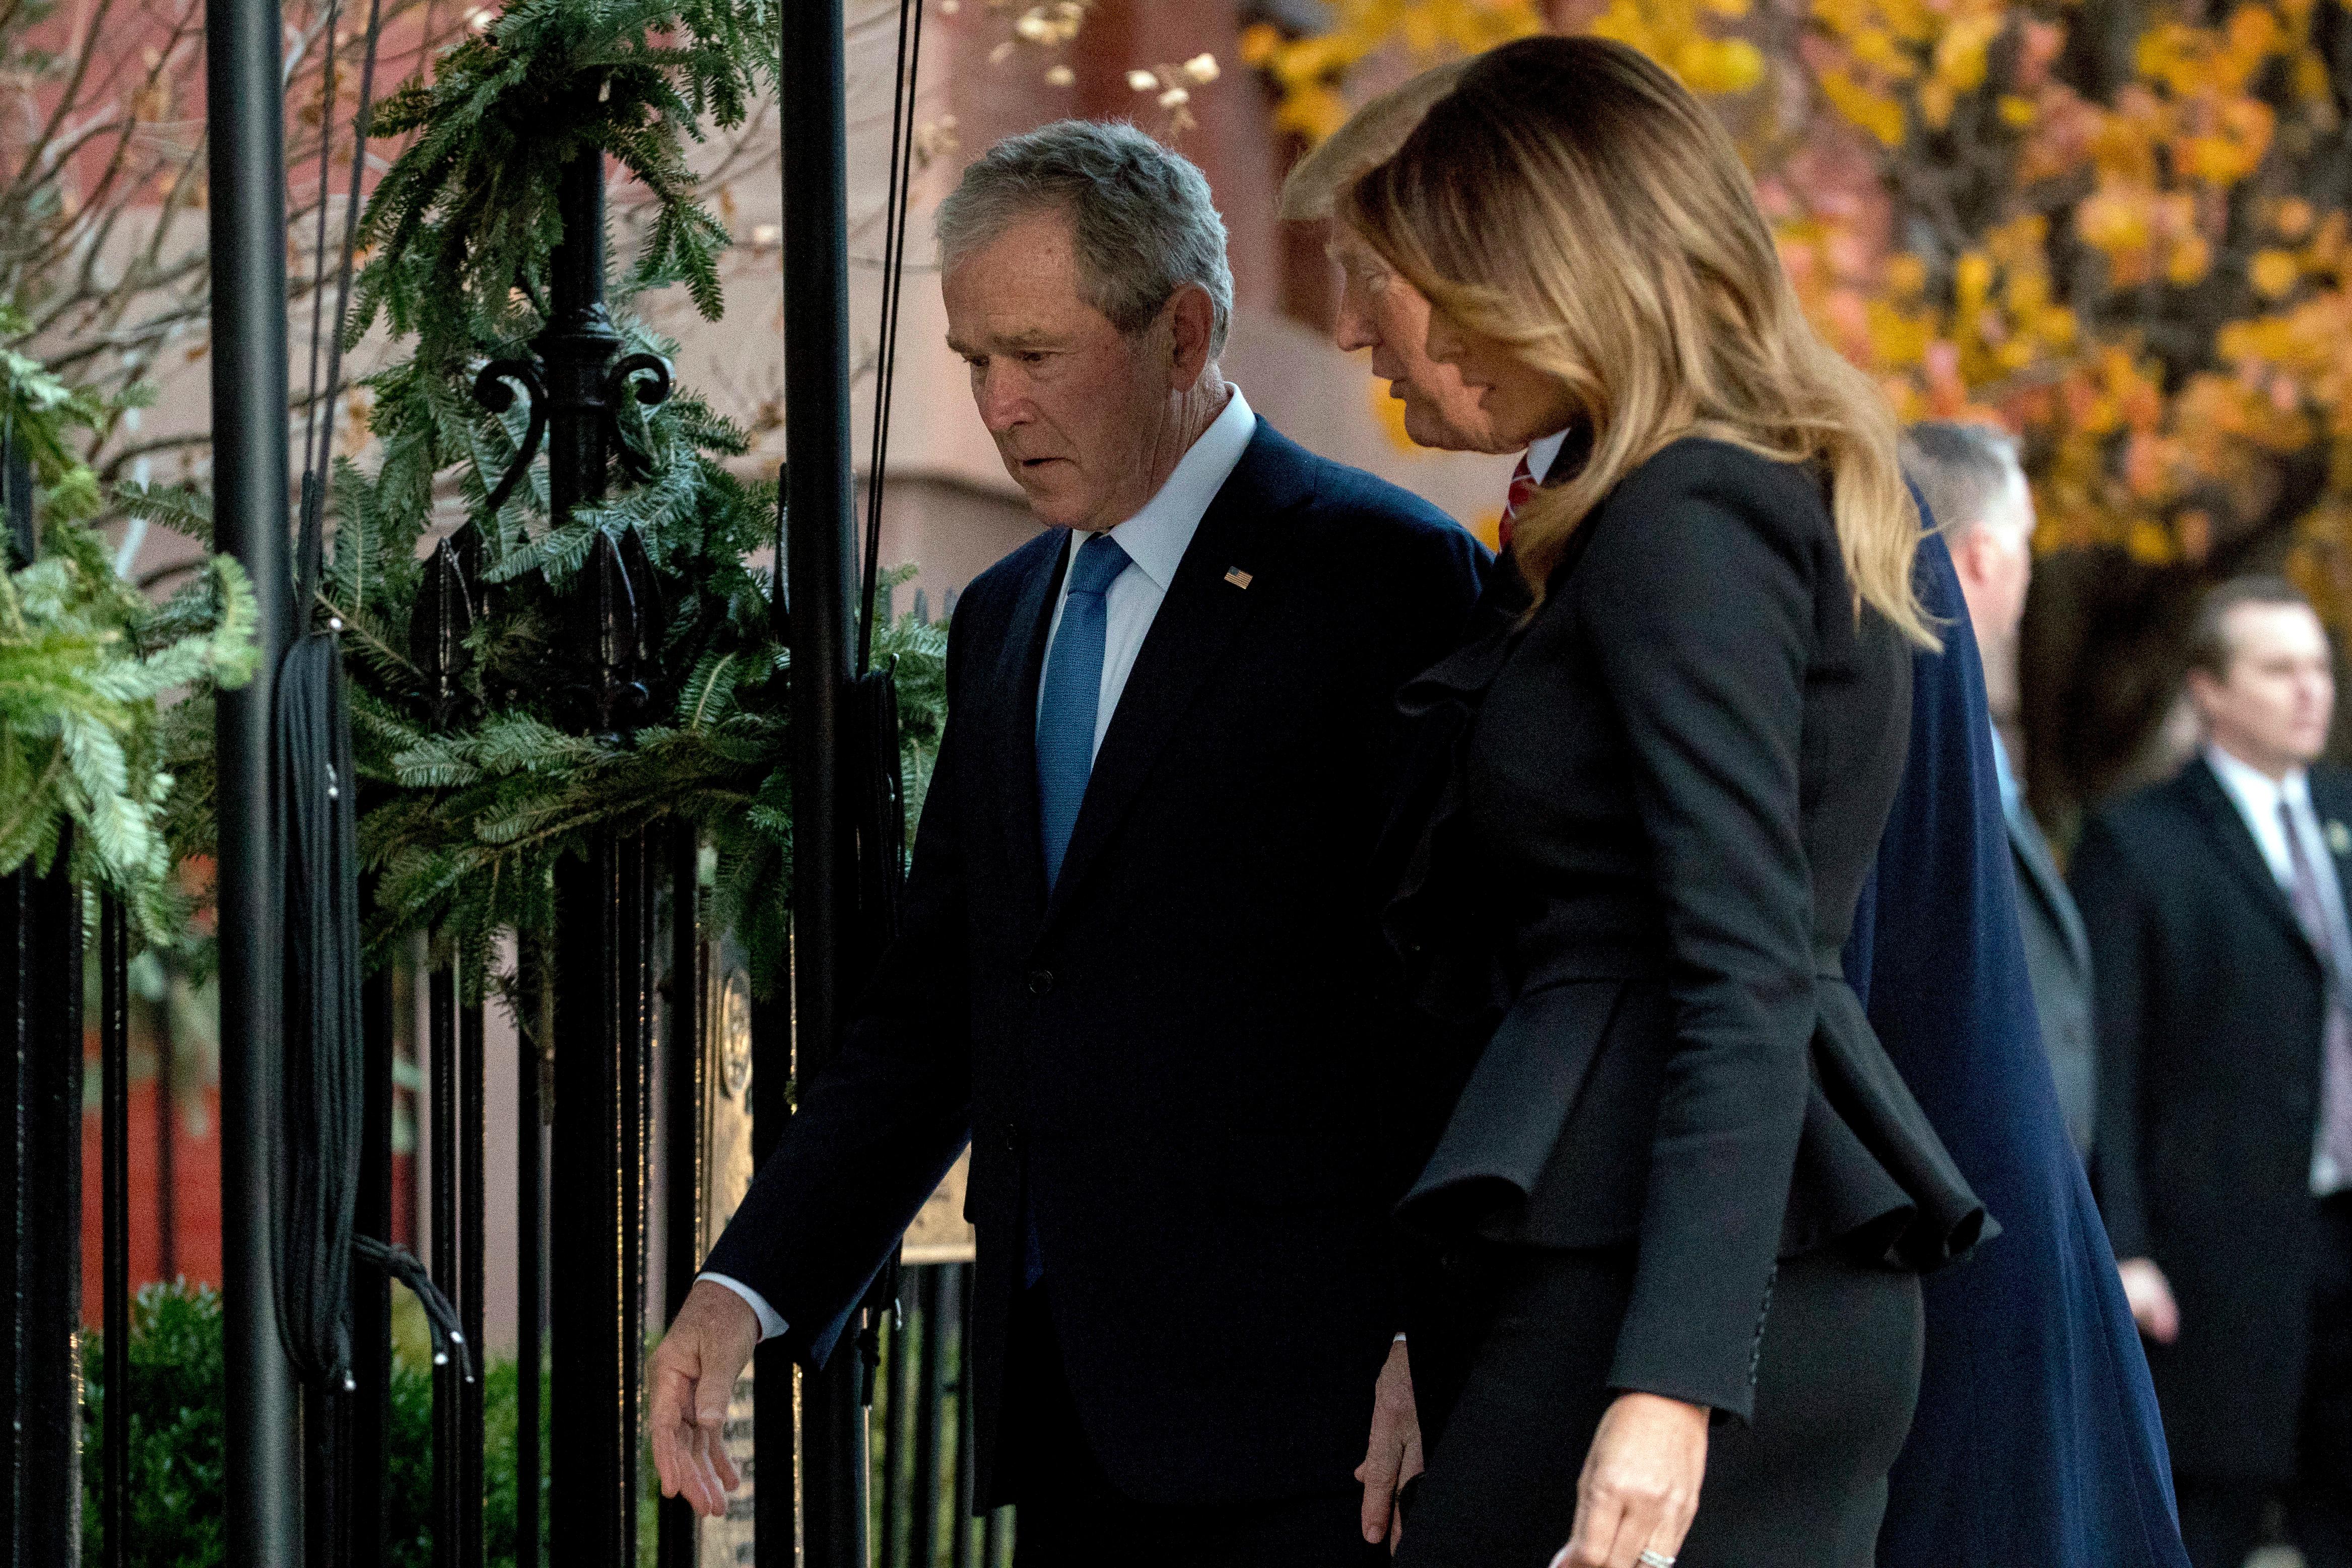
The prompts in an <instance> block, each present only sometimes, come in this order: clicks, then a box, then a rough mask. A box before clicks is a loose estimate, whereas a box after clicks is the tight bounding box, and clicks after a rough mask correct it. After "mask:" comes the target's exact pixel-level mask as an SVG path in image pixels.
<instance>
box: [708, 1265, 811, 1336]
mask: <svg viewBox="0 0 2352 1568" xmlns="http://www.w3.org/2000/svg"><path fill="white" fill-rule="evenodd" d="M705 1280H708V1281H710V1282H711V1283H712V1284H714V1285H724V1286H726V1287H727V1288H728V1289H729V1290H730V1291H734V1292H735V1293H736V1294H737V1295H739V1296H740V1297H742V1298H743V1301H744V1304H745V1305H747V1306H749V1307H750V1308H751V1311H752V1312H753V1314H754V1315H756V1316H757V1317H758V1318H759V1320H760V1337H761V1339H762V1340H771V1339H774V1338H776V1337H778V1336H779V1335H781V1334H782V1333H783V1332H784V1330H785V1329H786V1328H787V1327H789V1326H790V1325H789V1324H787V1323H786V1322H784V1320H783V1319H782V1318H780V1317H778V1316H777V1315H776V1309H775V1308H773V1307H772V1306H770V1305H768V1298H767V1297H765V1296H763V1295H761V1294H760V1292H759V1291H755V1290H753V1289H751V1286H749V1285H747V1284H745V1283H744V1282H743V1281H740V1280H731V1279H729V1278H728V1277H727V1276H726V1275H724V1274H708V1273H705V1274H697V1275H696V1276H695V1277H694V1281H695V1283H696V1284H700V1283H701V1282H702V1281H705Z"/></svg>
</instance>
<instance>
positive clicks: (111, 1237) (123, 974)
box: [98, 894, 171, 1568]
mask: <svg viewBox="0 0 2352 1568" xmlns="http://www.w3.org/2000/svg"><path fill="white" fill-rule="evenodd" d="M170 1000H171V998H169V997H168V996H167V997H166V998H164V1001H165V1005H166V1006H168V1005H169V1004H170ZM98 1008H99V1019H98V1062H99V1096H98V1099H99V1129H98V1161H99V1181H98V1185H99V1207H100V1211H101V1212H100V1221H99V1229H100V1240H99V1248H100V1270H99V1292H100V1299H99V1322H100V1329H101V1332H103V1333H104V1334H105V1336H106V1339H105V1343H106V1406H105V1420H106V1432H105V1437H104V1443H105V1450H104V1454H103V1456H102V1463H101V1466H100V1526H101V1528H102V1530H103V1531H104V1537H103V1539H104V1541H105V1544H106V1556H105V1568H124V1565H125V1564H127V1563H129V1562H130V1561H131V1555H130V1554H131V1390H130V1381H131V1379H130V1370H131V1369H130V1361H131V915H130V911H129V910H127V909H125V908H124V907H123V904H122V901H121V899H119V898H116V897H115V896H113V895H112V894H108V895H107V896H106V897H104V898H102V899H101V900H100V902H99V912H98Z"/></svg>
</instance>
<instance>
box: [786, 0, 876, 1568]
mask: <svg viewBox="0 0 2352 1568" xmlns="http://www.w3.org/2000/svg"><path fill="white" fill-rule="evenodd" d="M783 16H784V24H783V25H784V39H783V62H784V63H783V80H782V100H783V101H784V102H786V103H788V104H791V105H792V106H793V112H792V113H791V114H790V115H789V116H787V117H786V134H785V137H784V145H783V197H784V200H783V214H784V244H783V264H784V402H785V407H786V410H787V421H786V424H785V454H786V458H787V473H786V479H785V485H786V497H785V498H786V503H787V506H788V507H789V514H790V517H791V519H792V526H791V528H789V530H788V538H787V554H788V558H787V560H786V570H787V575H788V578H789V581H790V586H791V592H792V609H793V842H794V843H795V845H797V846H798V849H797V852H796V853H795V854H794V856H793V998H794V1003H795V1026H796V1027H795V1030H794V1033H795V1040H796V1045H795V1050H794V1057H795V1061H794V1067H795V1069H796V1071H797V1072H798V1074H799V1076H800V1078H801V1081H802V1082H806V1081H807V1079H808V1077H809V1076H810V1075H811V1074H813V1073H814V1072H815V1071H818V1070H820V1069H821V1068H823V1066H824V1064H825V1062H827V1061H830V1060H831V1059H832V1057H833V1054H834V1051H835V1049H836V1048H837V1045H838V1042H839V1039H840V1026H841V1013H840V1009H841V1008H842V1005H843V1004H844V1002H845V998H846V995H847V987H846V984H845V980H846V976H845V959H846V957H847V953H848V943H847V936H848V929H847V928H848V921H847V919H846V915H847V911H848V908H849V904H848V900H849V898H850V895H851V887H852V879H851V877H850V875H849V874H848V866H847V855H846V848H847V846H846V839H847V836H848V835H846V834H845V833H843V832H841V831H838V830H839V828H840V825H841V823H842V821H843V813H842V810H841V804H842V802H841V765H842V758H843V751H844V748H843V746H842V717H843V707H844V704H843V700H842V697H843V690H844V687H845V683H846V681H847V679H848V676H849V674H850V673H851V671H852V670H853V669H854V668H855V666H854V665H853V664H852V663H851V653H852V644H851V631H852V628H851V625H850V615H849V606H850V604H851V602H852V600H853V598H854V596H855V593H856V570H855V567H854V565H853V562H854V559H855V554H856V552H855V549H854V548H853V545H852V539H853V537H854V533H853V528H854V525H853V517H852V506H851V500H852V493H853V492H852V487H851V482H850V435H849V255H848V245H847V235H848V217H847V212H848V194H847V193H848V176H847V167H848V164H847V155H848V120H847V100H846V94H845V89H844V86H843V53H844V50H843V18H842V5H841V0H802V3H801V4H798V5H788V6H786V7H784V11H783ZM859 1361H860V1355H859V1352H858V1349H857V1342H856V1336H855V1335H854V1334H845V1336H844V1337H843V1340H842V1343H841V1345H840V1347H839V1348H838V1349H837V1350H836V1351H835V1354H834V1357H833V1359H832V1361H831V1362H830V1363H829V1364H827V1365H826V1366H825V1368H824V1371H822V1372H820V1373H818V1374H816V1375H813V1376H810V1377H808V1378H806V1379H804V1380H803V1385H802V1391H801V1404H802V1410H803V1420H804V1421H805V1423H806V1427H807V1430H806V1433H805V1436H804V1437H803V1449H802V1475H803V1488H804V1490H805V1494H806V1495H805V1511H804V1518H803V1522H802V1529H803V1541H804V1543H805V1547H806V1551H807V1554H808V1555H807V1563H808V1564H809V1568H864V1565H865V1563H866V1462H867V1461H866V1409H865V1406H864V1404H863V1402H862V1400H861V1397H860V1392H861V1390H860V1385H861V1383H862V1368H861V1366H860V1365H859ZM763 1370H764V1368H763ZM763 1551H765V1552H769V1553H771V1554H769V1555H767V1556H766V1561H768V1562H770V1563H775V1562H778V1561H781V1559H780V1558H778V1557H776V1556H775V1555H772V1548H765V1547H763Z"/></svg>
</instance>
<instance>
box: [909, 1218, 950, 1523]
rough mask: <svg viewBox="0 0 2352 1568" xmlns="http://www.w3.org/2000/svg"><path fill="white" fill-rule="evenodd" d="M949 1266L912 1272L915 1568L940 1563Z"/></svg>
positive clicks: (945, 1264)
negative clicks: (916, 1342)
mask: <svg viewBox="0 0 2352 1568" xmlns="http://www.w3.org/2000/svg"><path fill="white" fill-rule="evenodd" d="M954 1271H955V1265H953V1264H951V1263H940V1264H933V1265H931V1266H929V1267H928V1268H921V1269H915V1270H909V1272H910V1273H911V1274H912V1275H913V1276H914V1280H915V1285H916V1290H915V1315H914V1318H913V1319H912V1320H911V1321H912V1322H915V1323H916V1324H918V1325H919V1327H918V1331H917V1332H919V1333H920V1334H921V1336H922V1351H921V1360H920V1362H919V1372H918V1373H917V1378H918V1382H917V1384H916V1387H917V1390H918V1393H917V1396H916V1398H917V1403H916V1406H915V1420H914V1446H915V1464H914V1481H913V1484H912V1485H911V1486H909V1487H908V1494H909V1495H910V1496H911V1497H912V1498H913V1499H914V1518H913V1520H912V1521H911V1523H910V1526H909V1529H908V1535H907V1561H908V1563H910V1564H912V1565H913V1568H933V1564H934V1563H937V1562H938V1561H939V1532H940V1399H941V1398H942V1397H943V1395H944V1389H943V1387H942V1385H943V1383H944V1381H945V1379H944V1377H943V1375H942V1374H943V1373H944V1371H945V1368H946V1361H945V1358H944V1354H943V1353H944V1352H945V1350H946V1348H947V1347H946V1345H945V1343H943V1342H944V1341H945V1339H946V1336H947V1332H948V1326H947V1318H946V1316H945V1314H944V1312H942V1310H941V1309H942V1305H943V1303H944V1302H945V1301H946V1300H947V1293H948V1291H947V1281H948V1280H949V1278H950V1276H951V1275H952V1274H953V1273H954Z"/></svg>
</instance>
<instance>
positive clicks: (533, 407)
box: [474, 360, 547, 517]
mask: <svg viewBox="0 0 2352 1568" xmlns="http://www.w3.org/2000/svg"><path fill="white" fill-rule="evenodd" d="M516 387H520V388H521V389H522V390H523V395H524V396H525V397H528V398H529V399H530V426H529V428H528V429H526V430H525V431H524V432H523V437H522V445H521V446H520V447H518V448H517V449H516V451H515V456H514V461H513V462H512V463H509V464H508V465H507V471H506V472H505V473H504V474H503V475H500V476H499V482H498V484H497V485H495V486H492V487H491V490H490V495H489V500H488V503H487V504H486V505H487V507H488V512H489V515H490V516H491V517H497V516H498V515H499V507H503V506H505V505H506V504H507V501H508V500H509V497H512V496H513V495H514V493H515V487H516V486H519V485H520V484H521V483H522V481H523V476H525V475H526V474H529V473H530V463H531V459H532V458H534V457H536V456H538V455H539V444H540V442H541V441H542V440H544V439H545V438H546V435H547V384H546V382H544V381H542V380H541V377H540V373H539V365H538V362H537V361H532V360H492V361H490V362H489V363H488V364H487V365H484V366H483V367H482V368H481V370H480V371H478V372H477V373H476V375H475V377H474V401H475V402H478V403H480V404H481V405H482V406H483V407H484V408H487V409H488V410H489V411H490V412H491V413H506V411H507V410H509V409H510V408H512V407H513V406H514V400H515V392H514V389H515V388H516Z"/></svg>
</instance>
